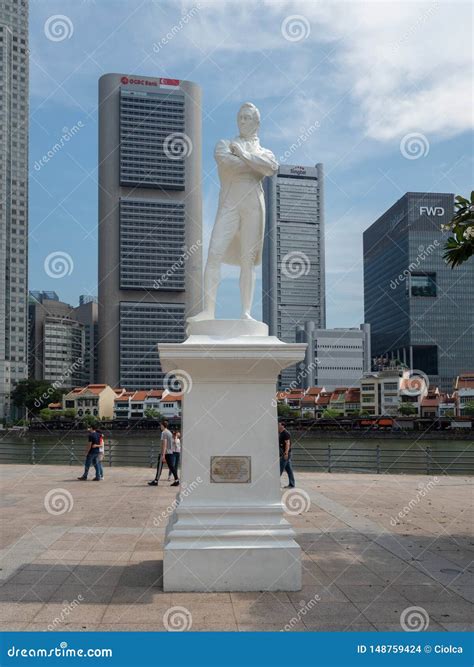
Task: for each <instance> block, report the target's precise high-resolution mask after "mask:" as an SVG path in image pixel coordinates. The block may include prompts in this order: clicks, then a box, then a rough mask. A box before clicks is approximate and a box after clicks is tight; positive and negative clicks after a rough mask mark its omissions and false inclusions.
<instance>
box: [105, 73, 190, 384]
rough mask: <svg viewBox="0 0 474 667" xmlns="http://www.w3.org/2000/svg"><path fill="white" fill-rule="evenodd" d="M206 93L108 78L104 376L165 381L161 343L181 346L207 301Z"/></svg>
mask: <svg viewBox="0 0 474 667" xmlns="http://www.w3.org/2000/svg"><path fill="white" fill-rule="evenodd" d="M201 207H202V203H201V90H200V88H199V86H197V85H196V84H195V83H192V82H190V81H179V80H177V79H164V78H153V77H144V76H129V75H123V74H106V75H104V76H102V77H101V79H100V81H99V381H100V382H104V383H107V384H109V385H111V386H119V385H120V386H123V387H126V388H127V389H150V388H152V387H161V386H162V382H163V372H162V370H161V365H160V360H159V355H158V349H157V344H158V343H161V342H180V341H182V340H184V337H185V320H186V317H187V316H189V315H192V314H194V313H195V312H198V311H199V310H200V307H201V298H202V248H201V236H202V221H201Z"/></svg>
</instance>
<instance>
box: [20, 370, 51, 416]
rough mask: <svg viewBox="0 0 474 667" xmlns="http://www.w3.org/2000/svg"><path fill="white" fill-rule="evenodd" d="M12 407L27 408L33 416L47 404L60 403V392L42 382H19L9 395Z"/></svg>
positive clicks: (47, 383)
mask: <svg viewBox="0 0 474 667" xmlns="http://www.w3.org/2000/svg"><path fill="white" fill-rule="evenodd" d="M10 398H11V401H12V403H13V405H14V406H15V407H17V408H27V409H28V410H29V411H30V412H32V413H33V414H38V412H39V411H40V410H41V409H42V408H44V407H46V406H47V405H48V404H49V403H60V402H61V400H62V392H61V391H60V390H59V389H55V388H54V387H53V386H52V385H51V384H50V383H49V382H46V381H44V380H33V379H31V378H28V379H27V380H20V381H19V382H18V383H17V384H16V386H15V388H14V389H13V390H12V392H11V394H10Z"/></svg>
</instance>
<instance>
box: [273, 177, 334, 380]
mask: <svg viewBox="0 0 474 667" xmlns="http://www.w3.org/2000/svg"><path fill="white" fill-rule="evenodd" d="M264 191H265V202H266V226H265V242H264V248H263V262H262V290H263V296H262V310H263V321H264V322H266V324H268V326H269V333H270V335H272V336H277V337H278V338H280V339H281V340H283V341H284V342H286V343H293V342H295V340H296V338H295V337H296V327H297V326H304V324H305V322H307V321H312V322H314V323H315V326H316V327H317V328H324V327H325V326H326V310H325V274H324V192H323V165H322V164H317V165H316V166H315V167H302V166H298V165H285V166H280V167H279V169H278V171H277V172H276V173H275V175H274V176H271V177H269V178H266V179H265V181H264ZM294 382H296V366H292V367H291V368H287V369H285V370H283V371H282V373H281V375H280V380H279V386H280V388H285V387H289V386H290V385H291V386H293V383H294Z"/></svg>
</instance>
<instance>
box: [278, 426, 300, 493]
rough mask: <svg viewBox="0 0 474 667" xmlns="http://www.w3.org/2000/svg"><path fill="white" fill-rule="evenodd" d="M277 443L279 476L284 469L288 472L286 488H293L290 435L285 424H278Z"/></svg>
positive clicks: (293, 477)
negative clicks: (278, 448)
mask: <svg viewBox="0 0 474 667" xmlns="http://www.w3.org/2000/svg"><path fill="white" fill-rule="evenodd" d="M278 444H279V447H280V477H281V475H283V472H284V471H285V470H286V472H287V474H288V486H286V487H285V488H286V489H294V488H295V486H296V483H295V476H294V474H293V468H292V465H291V435H290V434H289V433H288V431H287V430H286V428H285V424H284V423H283V422H280V423H279V424H278Z"/></svg>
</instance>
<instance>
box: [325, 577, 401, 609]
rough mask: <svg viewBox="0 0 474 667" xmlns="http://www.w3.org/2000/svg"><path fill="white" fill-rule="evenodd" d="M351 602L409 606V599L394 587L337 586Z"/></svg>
mask: <svg viewBox="0 0 474 667" xmlns="http://www.w3.org/2000/svg"><path fill="white" fill-rule="evenodd" d="M337 586H338V588H340V589H341V591H342V592H343V593H344V594H345V595H346V596H347V598H348V599H349V600H350V601H351V602H398V603H400V604H404V605H405V606H407V602H408V601H407V598H405V597H404V596H403V594H402V592H401V591H399V590H396V589H395V588H394V587H393V586H390V585H387V586H383V585H380V584H362V585H354V584H345V583H339V582H338V584H337Z"/></svg>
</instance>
